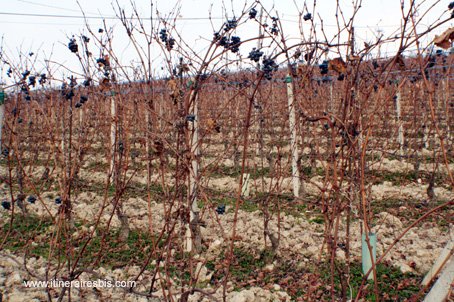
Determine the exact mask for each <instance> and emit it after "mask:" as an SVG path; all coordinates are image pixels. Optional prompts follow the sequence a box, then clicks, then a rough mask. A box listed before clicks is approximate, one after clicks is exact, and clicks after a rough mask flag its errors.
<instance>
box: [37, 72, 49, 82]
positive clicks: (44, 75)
mask: <svg viewBox="0 0 454 302" xmlns="http://www.w3.org/2000/svg"><path fill="white" fill-rule="evenodd" d="M38 82H39V84H40V85H44V84H45V83H46V82H47V75H46V74H45V73H42V74H41V75H40V76H39V80H38Z"/></svg>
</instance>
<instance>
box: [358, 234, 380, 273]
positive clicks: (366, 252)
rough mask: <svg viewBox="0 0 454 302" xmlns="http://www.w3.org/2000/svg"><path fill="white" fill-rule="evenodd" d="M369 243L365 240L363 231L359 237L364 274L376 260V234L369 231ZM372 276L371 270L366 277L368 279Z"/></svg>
mask: <svg viewBox="0 0 454 302" xmlns="http://www.w3.org/2000/svg"><path fill="white" fill-rule="evenodd" d="M368 238H369V245H370V248H371V249H369V245H368V244H367V241H366V234H365V233H364V234H363V235H362V238H361V259H362V266H363V273H364V274H366V273H367V272H368V271H369V270H370V268H371V267H372V265H374V264H375V262H376V257H377V235H376V234H375V233H369V236H368ZM371 254H372V258H371ZM373 278H374V274H373V272H371V273H370V274H369V276H368V277H367V279H368V280H372V279H373Z"/></svg>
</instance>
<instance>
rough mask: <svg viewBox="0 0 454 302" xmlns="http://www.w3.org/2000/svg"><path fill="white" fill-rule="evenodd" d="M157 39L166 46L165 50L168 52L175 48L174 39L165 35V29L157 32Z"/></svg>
mask: <svg viewBox="0 0 454 302" xmlns="http://www.w3.org/2000/svg"><path fill="white" fill-rule="evenodd" d="M159 38H160V39H161V41H162V43H164V44H165V45H166V49H167V50H168V51H170V50H171V49H173V47H174V46H175V39H174V38H172V37H169V35H168V34H167V29H165V28H163V29H161V30H160V31H159Z"/></svg>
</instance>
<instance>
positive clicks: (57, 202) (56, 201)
mask: <svg viewBox="0 0 454 302" xmlns="http://www.w3.org/2000/svg"><path fill="white" fill-rule="evenodd" d="M55 204H61V197H60V196H59V197H57V198H55Z"/></svg>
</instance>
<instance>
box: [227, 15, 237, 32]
mask: <svg viewBox="0 0 454 302" xmlns="http://www.w3.org/2000/svg"><path fill="white" fill-rule="evenodd" d="M237 25H238V21H237V20H236V18H233V19H231V20H227V22H225V23H224V30H225V31H229V30H231V29H235V28H236V27H237Z"/></svg>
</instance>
